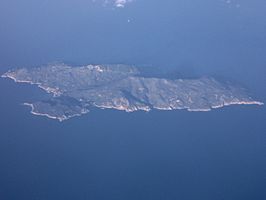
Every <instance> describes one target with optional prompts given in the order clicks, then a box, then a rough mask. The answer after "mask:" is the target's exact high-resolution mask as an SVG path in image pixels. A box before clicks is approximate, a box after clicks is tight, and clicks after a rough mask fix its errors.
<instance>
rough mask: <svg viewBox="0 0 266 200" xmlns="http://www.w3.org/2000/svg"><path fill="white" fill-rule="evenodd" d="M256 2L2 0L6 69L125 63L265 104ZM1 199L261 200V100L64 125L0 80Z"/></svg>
mask: <svg viewBox="0 0 266 200" xmlns="http://www.w3.org/2000/svg"><path fill="white" fill-rule="evenodd" d="M265 10H266V3H265V2H264V1H261V0H253V1H248V0H242V1H240V0H239V1H238V0H232V1H223V0H206V1H204V2H203V1H200V0H194V1H188V0H180V1H173V0H166V1H159V0H153V1H152V0H146V1H141V0H135V1H132V2H129V3H128V4H126V5H125V7H124V8H116V7H114V6H112V3H111V4H108V5H106V4H102V2H101V1H94V2H93V1H85V0H77V1H72V0H64V1H63V0H58V1H51V0H46V1H36V0H28V1H19V0H12V1H10V0H1V2H0V44H1V45H0V73H1V74H3V73H4V72H6V71H7V70H9V69H12V68H19V67H29V68H30V67H35V66H40V65H44V64H47V63H51V62H65V63H67V64H70V65H83V64H106V63H108V64H116V63H122V64H129V65H137V66H142V67H146V69H147V71H149V70H151V69H152V70H156V69H157V68H159V69H160V70H163V71H165V72H167V73H168V74H171V76H172V77H176V78H190V77H201V76H214V77H217V78H218V79H222V80H229V81H232V82H235V83H236V84H239V85H242V86H243V87H245V88H247V90H248V91H249V93H250V95H251V96H252V97H254V99H255V100H259V101H262V102H264V103H266V92H265V91H266V76H265V75H266V56H265V52H266V14H265ZM0 91H1V95H0V111H1V112H0V200H73V199H75V200H177V199H180V200H201V199H202V200H214V199H215V200H251V199H252V200H264V199H266V190H265V188H266V107H265V105H263V106H256V105H238V106H228V107H224V108H221V109H215V110H213V111H211V112H188V111H185V110H177V111H151V112H142V111H139V112H133V113H126V112H123V111H116V110H112V109H105V110H101V109H92V110H91V111H90V112H89V113H88V114H86V115H83V116H81V117H76V118H72V119H70V120H67V121H64V122H59V121H56V120H51V119H48V118H45V117H41V116H35V115H32V114H30V108H29V107H25V106H22V105H21V104H22V103H24V102H28V101H31V100H35V99H39V98H40V97H44V96H47V94H45V92H44V91H42V90H40V89H39V88H37V87H34V86H30V85H27V84H18V83H14V82H13V81H12V80H9V79H2V78H1V79H0Z"/></svg>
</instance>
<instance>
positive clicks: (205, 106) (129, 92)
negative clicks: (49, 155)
mask: <svg viewBox="0 0 266 200" xmlns="http://www.w3.org/2000/svg"><path fill="white" fill-rule="evenodd" d="M2 77H3V78H10V79H13V80H14V81H15V82H18V83H29V84H32V85H36V86H38V87H39V88H41V89H43V90H44V91H46V92H47V93H50V94H52V95H51V98H49V99H42V100H40V101H37V102H27V103H24V105H26V106H30V107H31V113H32V114H35V115H41V116H46V117H49V118H51V119H57V120H59V121H64V120H66V119H69V118H71V117H74V116H80V115H82V114H85V113H88V112H89V111H90V109H91V108H93V107H97V108H101V109H107V108H109V109H116V110H123V111H126V112H133V111H139V110H143V111H150V110H153V109H157V110H177V109H186V110H188V111H210V110H211V109H215V108H221V107H224V106H229V105H237V104H256V105H263V103H262V102H260V101H256V100H254V99H253V98H251V97H250V96H249V95H248V93H247V92H246V90H245V89H243V88H241V87H239V86H235V85H233V84H228V83H224V82H221V81H217V80H216V79H214V78H212V77H201V78H195V79H191V78H190V79H170V78H161V77H150V76H144V75H142V73H141V72H140V70H139V69H138V68H137V67H135V66H128V65H120V64H117V65H85V66H70V65H66V64H62V63H59V64H58V63H57V64H49V65H47V66H41V67H34V68H20V69H14V70H9V71H8V72H6V73H5V74H3V75H2Z"/></svg>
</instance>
